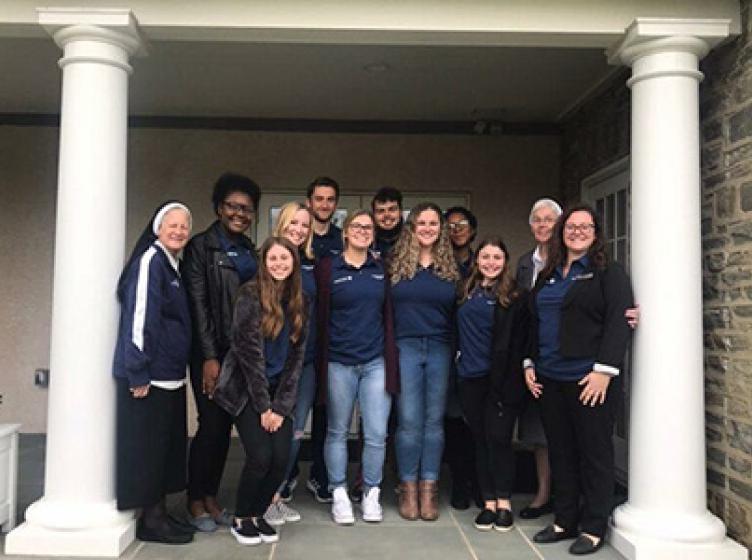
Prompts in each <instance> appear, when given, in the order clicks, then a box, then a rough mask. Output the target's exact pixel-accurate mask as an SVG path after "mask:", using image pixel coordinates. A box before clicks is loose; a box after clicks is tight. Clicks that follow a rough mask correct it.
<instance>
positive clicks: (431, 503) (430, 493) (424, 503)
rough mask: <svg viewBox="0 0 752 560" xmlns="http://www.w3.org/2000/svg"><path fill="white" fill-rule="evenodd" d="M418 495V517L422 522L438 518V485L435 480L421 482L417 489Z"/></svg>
mask: <svg viewBox="0 0 752 560" xmlns="http://www.w3.org/2000/svg"><path fill="white" fill-rule="evenodd" d="M418 493H419V495H420V517H421V519H423V520H424V521H435V520H436V519H438V518H439V483H438V482H437V481H436V480H421V481H420V486H419V487H418Z"/></svg>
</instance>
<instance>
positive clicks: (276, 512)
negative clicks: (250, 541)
mask: <svg viewBox="0 0 752 560" xmlns="http://www.w3.org/2000/svg"><path fill="white" fill-rule="evenodd" d="M281 503H282V502H272V503H271V504H269V507H268V508H266V513H264V519H265V520H266V522H267V523H268V524H269V525H271V526H272V527H279V526H280V525H284V524H285V521H286V520H285V516H284V513H283V512H282V510H281V509H280V507H279V504H281Z"/></svg>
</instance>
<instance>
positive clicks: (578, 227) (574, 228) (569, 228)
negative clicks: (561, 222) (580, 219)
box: [564, 224, 595, 233]
mask: <svg viewBox="0 0 752 560" xmlns="http://www.w3.org/2000/svg"><path fill="white" fill-rule="evenodd" d="M594 229H595V225H594V224H566V225H565V226H564V231H566V232H567V233H575V232H578V231H579V232H581V233H590V232H591V231H593V230H594Z"/></svg>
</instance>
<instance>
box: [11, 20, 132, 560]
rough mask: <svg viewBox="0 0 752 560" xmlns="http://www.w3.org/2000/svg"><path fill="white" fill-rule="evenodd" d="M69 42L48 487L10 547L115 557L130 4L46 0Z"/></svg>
mask: <svg viewBox="0 0 752 560" xmlns="http://www.w3.org/2000/svg"><path fill="white" fill-rule="evenodd" d="M39 22H40V24H41V25H43V26H44V27H45V28H46V29H47V30H48V31H49V32H50V34H51V35H52V36H53V37H54V40H55V42H56V43H57V44H58V45H59V46H60V47H61V48H62V49H63V57H62V58H61V59H60V61H59V65H60V67H61V69H62V74H63V81H62V107H61V121H60V156H59V169H58V191H57V220H56V226H55V272H54V291H53V306H52V335H51V336H52V338H51V350H50V387H49V404H48V421H47V452H46V469H45V484H44V496H43V497H42V498H41V499H40V500H39V501H37V502H35V503H34V504H32V505H31V506H30V507H29V508H28V509H27V510H26V522H25V523H24V524H23V525H21V526H20V527H18V528H17V529H16V530H14V531H12V532H11V533H10V534H9V535H8V536H7V538H6V541H5V553H6V554H34V555H44V556H49V555H57V556H118V555H119V554H120V553H121V552H122V551H123V550H124V549H125V548H126V547H127V546H128V545H129V544H130V542H131V541H132V540H133V538H134V521H133V516H132V514H130V513H128V512H119V511H117V509H116V505H115V488H114V477H115V437H114V435H115V390H114V389H115V385H114V381H113V378H112V356H113V349H114V345H115V338H116V334H117V323H118V313H119V310H118V305H117V301H116V298H115V287H116V284H117V278H118V275H119V274H120V270H121V268H122V266H123V257H124V245H125V214H126V142H127V129H128V124H127V117H128V76H129V74H130V73H131V67H130V65H129V64H128V61H129V57H130V56H131V55H133V54H134V53H136V52H137V51H138V50H139V49H140V48H141V47H142V41H141V38H140V36H139V31H138V26H137V22H136V20H135V19H134V17H133V15H132V14H131V13H130V11H128V10H80V9H73V10H66V9H41V10H40V11H39Z"/></svg>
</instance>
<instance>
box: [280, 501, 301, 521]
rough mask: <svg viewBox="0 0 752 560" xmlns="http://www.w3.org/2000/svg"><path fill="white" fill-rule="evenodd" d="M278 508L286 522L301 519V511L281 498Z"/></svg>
mask: <svg viewBox="0 0 752 560" xmlns="http://www.w3.org/2000/svg"><path fill="white" fill-rule="evenodd" d="M277 510H279V513H280V515H281V516H282V517H283V518H284V519H285V523H296V522H298V521H300V512H299V511H298V510H296V509H294V508H291V507H290V506H289V505H287V504H286V503H285V502H283V501H281V500H280V501H279V502H277Z"/></svg>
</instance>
